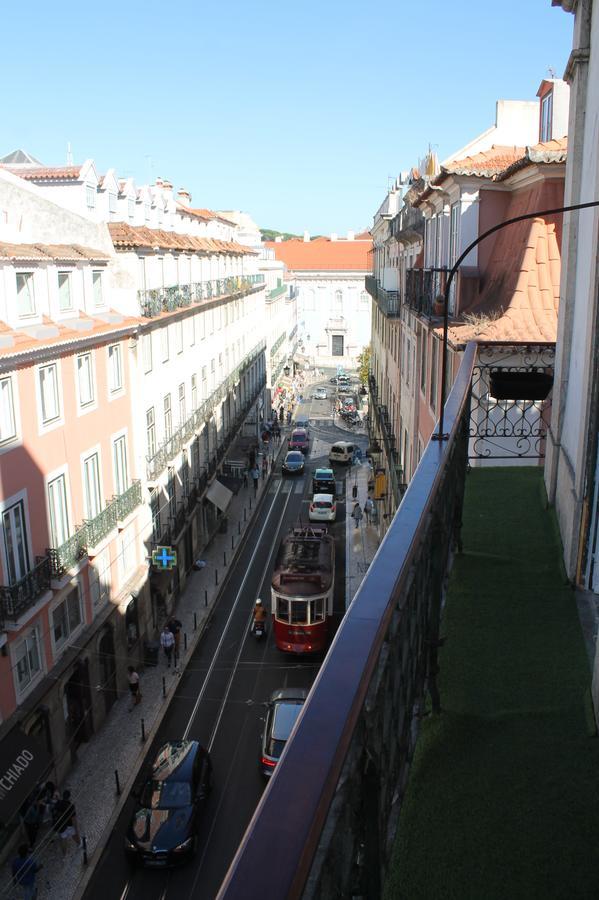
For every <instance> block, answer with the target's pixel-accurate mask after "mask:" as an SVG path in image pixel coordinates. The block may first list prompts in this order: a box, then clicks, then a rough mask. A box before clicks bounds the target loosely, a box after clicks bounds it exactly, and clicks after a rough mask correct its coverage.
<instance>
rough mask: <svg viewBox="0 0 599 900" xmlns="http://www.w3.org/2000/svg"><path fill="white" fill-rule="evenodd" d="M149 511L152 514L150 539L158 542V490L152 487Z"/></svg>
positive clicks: (155, 542)
mask: <svg viewBox="0 0 599 900" xmlns="http://www.w3.org/2000/svg"><path fill="white" fill-rule="evenodd" d="M150 512H151V514H152V541H153V543H154V544H158V543H159V542H160V530H161V529H160V491H159V490H158V488H154V490H153V491H152V493H151V494H150Z"/></svg>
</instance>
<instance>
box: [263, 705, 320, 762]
mask: <svg viewBox="0 0 599 900" xmlns="http://www.w3.org/2000/svg"><path fill="white" fill-rule="evenodd" d="M307 696H308V691H307V690H305V688H281V689H280V690H278V691H275V692H274V693H273V694H272V695H271V698H270V700H269V702H268V713H267V714H266V724H265V726H264V732H263V734H262V756H261V758H260V765H261V767H262V774H263V775H266V777H267V778H270V776H271V775H272V773H273V772H274V770H275V766H276V764H277V763H278V761H279V757H280V756H281V753H282V752H283V749H284V747H285V744H286V743H287V741H288V739H289V735H290V734H291V729H292V728H293V726H294V725H295V720H296V719H297V717H298V716H299V714H300V713H301V711H302V706H303V705H304V703H305V701H306V697H307Z"/></svg>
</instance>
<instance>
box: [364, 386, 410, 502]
mask: <svg viewBox="0 0 599 900" xmlns="http://www.w3.org/2000/svg"><path fill="white" fill-rule="evenodd" d="M368 389H369V392H370V403H369V429H371V430H372V432H373V433H372V434H371V435H370V437H373V436H374V435H376V434H377V433H378V434H380V435H381V436H382V438H383V444H384V446H385V455H386V457H387V464H388V466H387V467H388V469H389V474H390V477H391V490H392V492H393V500H394V502H395V507H396V508H397V507H398V506H399V502H400V499H401V489H400V485H401V484H402V478H401V476H402V472H403V470H402V466H401V460H400V458H399V451H398V450H397V447H396V446H395V444H396V438H395V433H394V431H393V423H392V422H391V417H390V416H389V410H388V409H387V407H386V406H385V404H383V403H381V399H380V397H379V392H378V387H377V383H376V379H375V377H374V375H372V374H370V375H369V376H368ZM373 426H374V427H373Z"/></svg>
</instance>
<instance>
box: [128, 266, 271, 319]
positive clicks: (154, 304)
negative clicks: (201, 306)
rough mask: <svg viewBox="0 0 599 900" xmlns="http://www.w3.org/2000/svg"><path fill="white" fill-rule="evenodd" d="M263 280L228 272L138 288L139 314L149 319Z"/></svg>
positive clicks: (258, 284)
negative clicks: (187, 282)
mask: <svg viewBox="0 0 599 900" xmlns="http://www.w3.org/2000/svg"><path fill="white" fill-rule="evenodd" d="M263 284H264V275H244V276H239V275H235V276H230V277H228V278H216V279H212V280H210V281H197V282H194V283H192V284H176V285H172V286H171V287H163V288H151V289H150V290H146V291H138V292H137V298H138V301H139V305H140V309H141V314H142V316H145V317H146V318H149V319H151V318H152V317H153V316H159V315H160V313H163V312H173V311H174V310H175V309H184V308H185V307H187V306H191V305H192V304H196V303H202V302H205V301H208V300H214V299H216V298H218V297H226V296H229V297H235V296H238V295H243V294H247V293H248V292H249V291H252V290H254V289H255V288H257V287H261V286H262V285H263Z"/></svg>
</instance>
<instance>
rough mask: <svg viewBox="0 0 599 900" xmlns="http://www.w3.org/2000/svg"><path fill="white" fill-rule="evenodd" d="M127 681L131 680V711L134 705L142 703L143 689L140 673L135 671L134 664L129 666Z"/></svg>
mask: <svg viewBox="0 0 599 900" xmlns="http://www.w3.org/2000/svg"><path fill="white" fill-rule="evenodd" d="M127 672H128V673H129V674H128V675H127V681H128V682H129V690H130V692H131V706H130V707H129V712H131V710H132V709H133V707H134V706H137V705H138V704H139V703H141V691H140V689H139V674H138V673H137V672H136V671H135V669H134V668H133V666H127Z"/></svg>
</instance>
